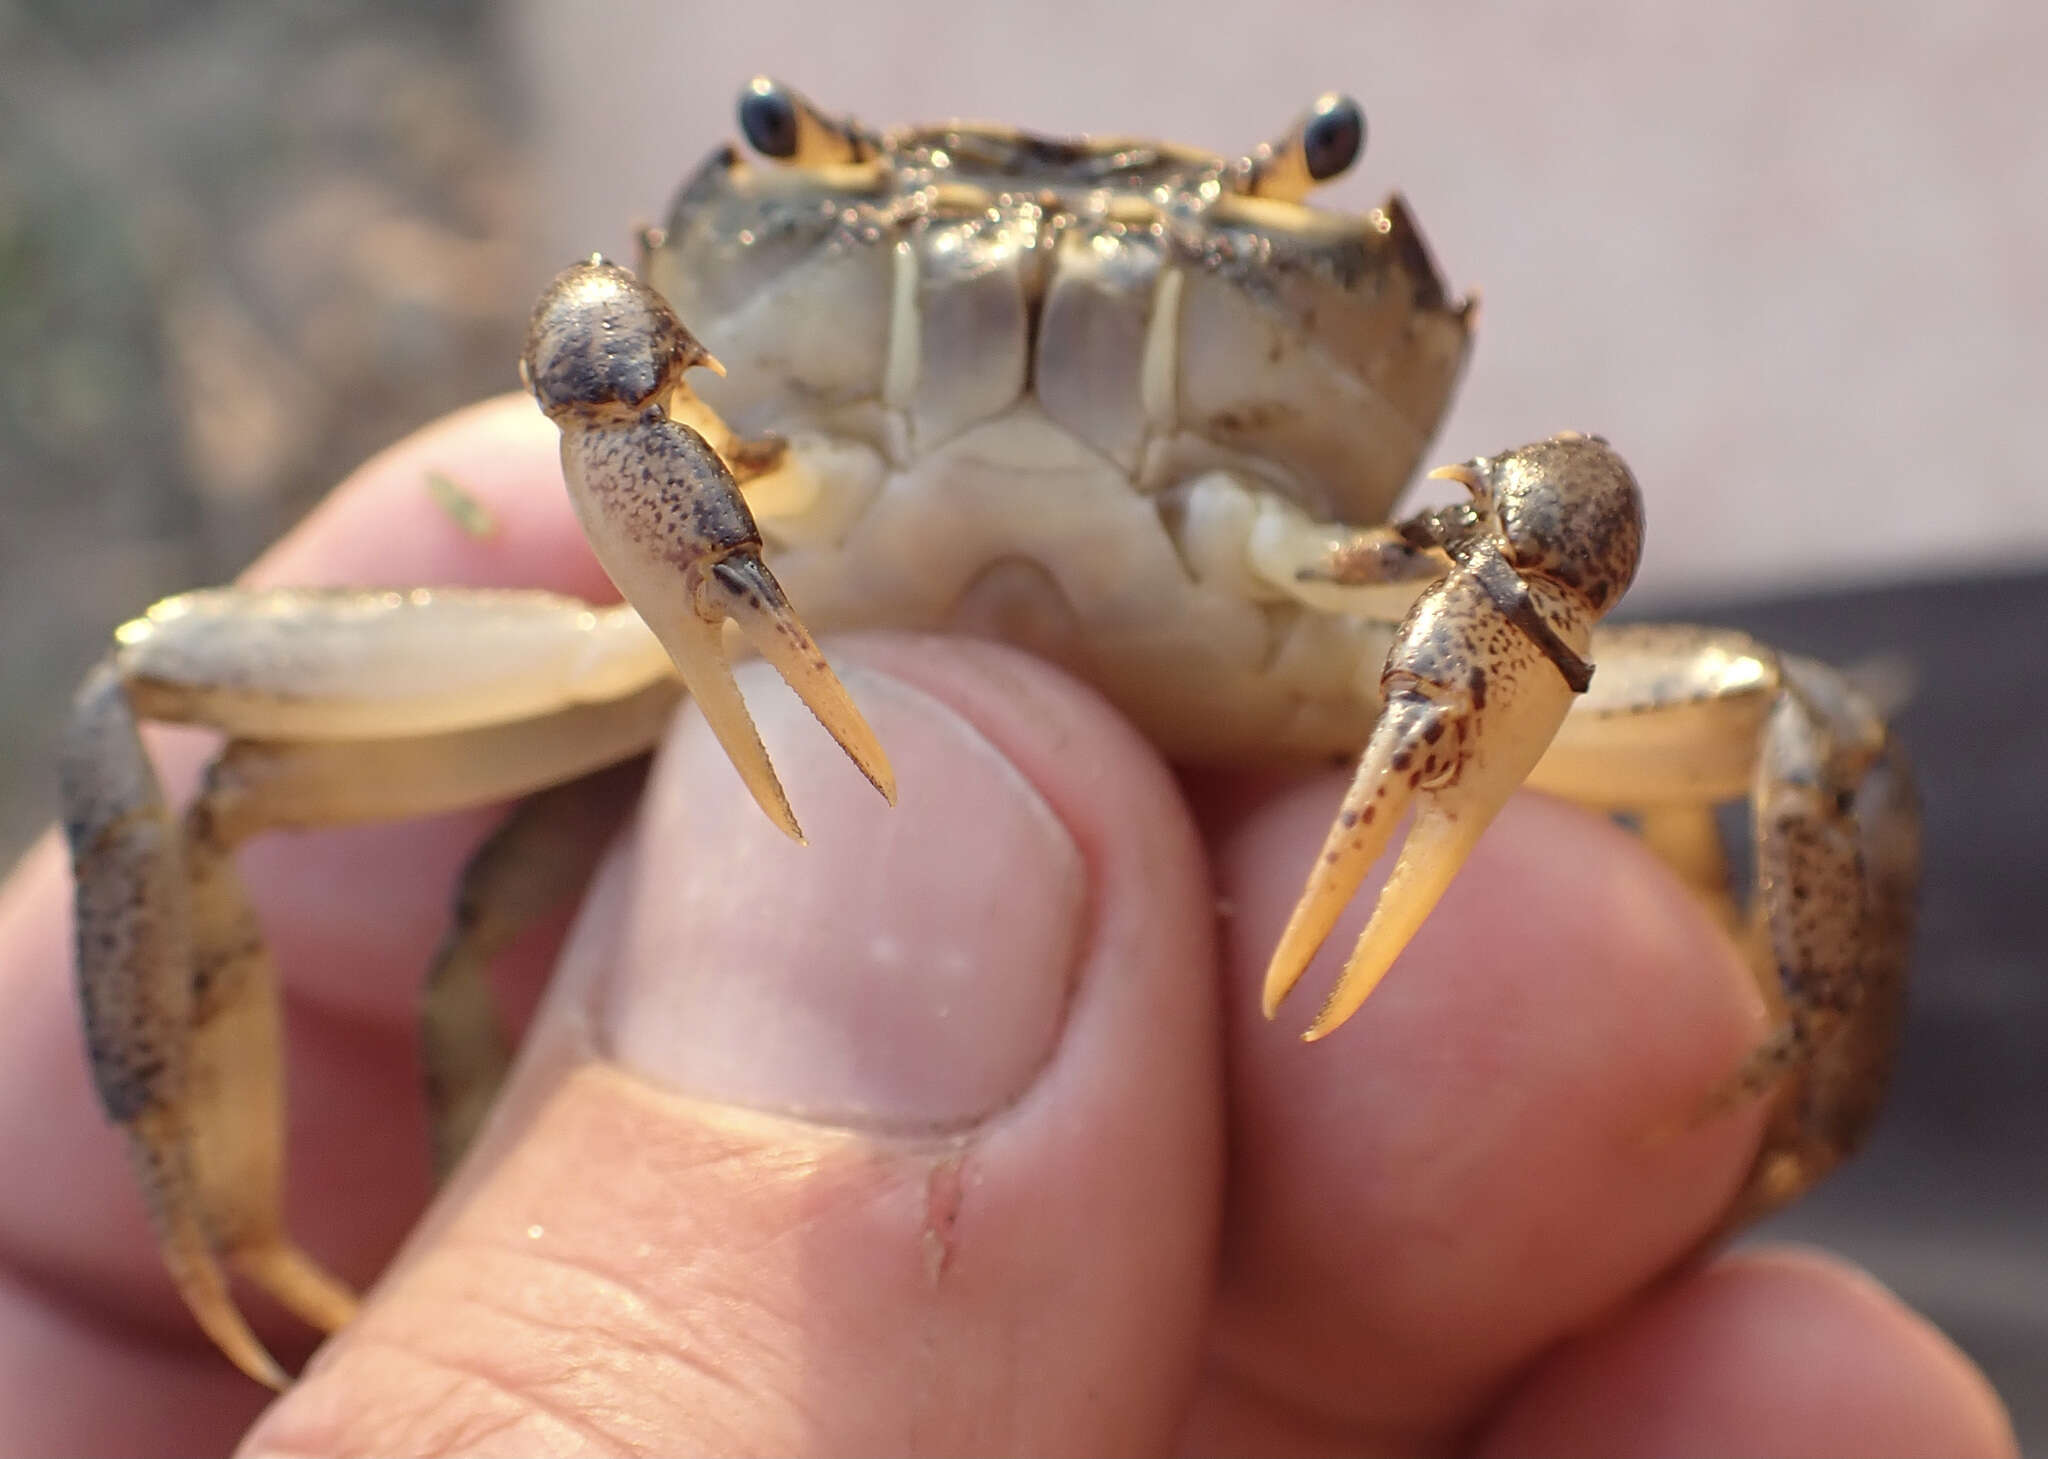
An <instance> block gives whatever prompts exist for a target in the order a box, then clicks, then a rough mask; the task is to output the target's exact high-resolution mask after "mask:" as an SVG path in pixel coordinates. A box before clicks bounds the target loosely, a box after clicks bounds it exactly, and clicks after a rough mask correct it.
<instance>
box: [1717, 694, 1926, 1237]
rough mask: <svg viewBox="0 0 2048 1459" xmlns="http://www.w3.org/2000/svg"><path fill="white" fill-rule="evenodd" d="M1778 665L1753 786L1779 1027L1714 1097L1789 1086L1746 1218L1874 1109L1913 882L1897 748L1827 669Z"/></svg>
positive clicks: (1754, 1179)
mask: <svg viewBox="0 0 2048 1459" xmlns="http://www.w3.org/2000/svg"><path fill="white" fill-rule="evenodd" d="M1784 670H1785V679H1786V693H1785V694H1784V696H1783V698H1782V699H1781V700H1780V701H1779V703H1778V705H1777V707H1776V708H1775V710H1774V711H1773V713H1772V716H1771V722H1770V725H1769V727H1768V729H1767V731H1766V733H1765V737H1764V742H1763V752H1762V754H1761V756H1760V757H1759V762H1758V766H1757V777H1756V787H1755V790H1754V793H1753V803H1754V806H1755V816H1756V820H1755V831H1754V837H1755V856H1756V868H1757V885H1756V899H1755V907H1754V913H1753V915H1754V917H1755V918H1756V920H1757V922H1758V924H1759V931H1760V932H1762V933H1763V934H1764V937H1763V938H1761V939H1760V940H1761V941H1764V942H1765V943H1766V945H1767V946H1768V947H1769V949H1770V955H1771V960H1772V962H1773V964H1774V965H1775V966H1774V971H1775V973H1776V976H1777V980H1778V983H1779V985H1780V989H1781V991H1782V995H1783V1008H1784V1014H1783V1017H1784V1022H1783V1023H1782V1024H1781V1025H1780V1027H1779V1028H1778V1029H1777V1031H1776V1032H1775V1033H1774V1034H1773V1035H1772V1036H1771V1037H1770V1038H1769V1039H1767V1040H1766V1041H1765V1043H1764V1044H1763V1045H1762V1046H1761V1047H1760V1048H1758V1049H1757V1050H1756V1052H1755V1053H1753V1054H1752V1055H1751V1056H1750V1058H1749V1060H1748V1061H1747V1062H1746V1063H1745V1064H1744V1066H1743V1068H1742V1069H1741V1070H1739V1071H1738V1072H1737V1073H1736V1075H1735V1076H1734V1077H1733V1078H1732V1079H1731V1080H1730V1081H1729V1083H1728V1084H1727V1085H1726V1086H1724V1088H1723V1089H1722V1090H1721V1091H1718V1092H1717V1094H1716V1096H1715V1097H1714V1098H1713V1099H1712V1100H1711V1101H1710V1104H1709V1107H1710V1108H1716V1107H1719V1106H1721V1105H1724V1104H1726V1103H1728V1102H1730V1101H1732V1100H1734V1099H1737V1098H1740V1097H1742V1096H1744V1095H1749V1094H1754V1093H1761V1092H1763V1091H1765V1090H1768V1089H1771V1088H1773V1087H1774V1086H1777V1087H1780V1094H1779V1099H1778V1103H1777V1106H1776V1109H1775V1110H1774V1117H1773V1120H1772V1123H1771V1127H1770V1129H1769V1131H1768V1132H1767V1134H1766V1136H1765V1141H1764V1147H1763V1149H1762V1150H1761V1151H1760V1153H1759V1154H1758V1156H1757V1161H1756V1165H1755V1167H1754V1168H1753V1169H1752V1171H1751V1173H1750V1178H1749V1182H1748V1184H1747V1186H1746V1187H1745V1189H1744V1191H1743V1193H1742V1195H1741V1196H1740V1197H1739V1198H1738V1200H1737V1202H1736V1205H1735V1207H1734V1209H1733V1210H1732V1211H1731V1213H1730V1221H1731V1222H1737V1223H1739V1222H1741V1221H1746V1220H1750V1219H1754V1218H1755V1217H1757V1216H1760V1215H1763V1214H1765V1213H1766V1212H1768V1211H1770V1210H1773V1209H1775V1208H1777V1207H1779V1206H1782V1205H1784V1204H1785V1203H1786V1202H1788V1201H1791V1200H1793V1199H1795V1198H1796V1197H1798V1196H1799V1195H1800V1194H1802V1193H1803V1192H1805V1191H1806V1190H1807V1189H1808V1188H1810V1187H1811V1186H1812V1185H1813V1184H1814V1183H1815V1182H1816V1181H1818V1180H1819V1179H1820V1178H1821V1177H1822V1176H1824V1175H1826V1174H1827V1173H1828V1171H1830V1170H1832V1169H1833V1168H1834V1167H1835V1166H1836V1165H1838V1164H1840V1163H1841V1162H1842V1161H1843V1160H1844V1159H1846V1158H1847V1157H1848V1156H1849V1155H1850V1154H1852V1153H1854V1151H1855V1149H1856V1148H1857V1146H1859V1145H1860V1144H1861V1143H1862V1141H1863V1138H1864V1136H1865V1135H1866V1134H1868V1132H1869V1129H1870V1126H1871V1124H1872V1122H1873V1121H1874V1120H1875V1119H1876V1116H1877V1110H1878V1105H1879V1103H1880V1101H1881V1100H1882V1098H1883V1094H1884V1089H1885V1085H1886V1082H1887V1080H1888V1078H1889V1075H1890V1070H1891V1063H1892V1058H1893V1055H1894V1052H1895V1049H1896V1045H1897V1039H1898V1029H1899V1024H1900V1021H1901V1019H1902V1018H1903V1015H1904V1005H1905V983H1906V960H1907V955H1908V953H1909V951H1910V947H1911V942H1912V932H1913V916H1914V904H1915V895H1916V892H1917V889H1918V885H1919V879H1920V842H1919V808H1918V804H1917V801H1916V799H1915V796H1914V792H1913V785H1912V777H1911V775H1910V773H1909V772H1908V770H1907V767H1906V762H1905V757H1904V755H1903V754H1902V753H1901V752H1900V751H1899V749H1898V747H1897V745H1896V744H1894V743H1893V742H1892V741H1891V740H1890V738H1889V736H1888V735H1887V733H1886V730H1885V727H1884V725H1883V723H1882V722H1881V721H1880V720H1879V719H1878V718H1877V716H1876V714H1875V713H1874V712H1873V711H1872V710H1871V709H1870V708H1869V707H1868V706H1866V705H1864V704H1863V703H1861V701H1860V700H1859V699H1858V698H1857V697H1856V695H1855V693H1854V691H1853V690H1852V689H1851V688H1850V686H1849V685H1848V683H1847V681H1846V680H1844V679H1843V678H1841V676H1839V675H1837V674H1836V673H1835V672H1834V671H1833V670H1830V669H1828V668H1826V667H1824V666H1823V665H1820V664H1815V663H1810V662H1807V661H1804V660H1798V659H1787V660H1785V661H1784ZM1781 1081H1782V1084H1781Z"/></svg>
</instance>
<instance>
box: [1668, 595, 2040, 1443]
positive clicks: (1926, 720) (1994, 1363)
mask: <svg viewBox="0 0 2048 1459" xmlns="http://www.w3.org/2000/svg"><path fill="white" fill-rule="evenodd" d="M1657 616H1658V617H1666V616H1674V617H1675V616H1684V617H1697V618H1699V619H1701V620H1704V621H1708V622H1714V623H1726V624H1731V625H1733V626H1737V627H1741V628H1745V629H1748V630H1749V631H1751V632H1753V633H1756V634H1757V635H1759V636H1760V637H1762V638H1765V639H1767V640H1768V641H1769V642H1771V643H1773V644H1776V645H1777V646H1778V647H1780V648H1784V649H1789V650H1792V651H1794V652H1798V653H1805V654H1811V655H1813V656H1815V657H1818V658H1824V659H1828V660H1830V661H1832V662H1834V663H1836V664H1841V665H1850V666H1854V665H1857V664H1860V663H1871V662H1872V661H1873V660H1875V661H1877V667H1878V668H1879V671H1880V672H1881V674H1882V675H1883V676H1884V677H1886V678H1890V677H1892V676H1893V673H1894V669H1895V668H1897V667H1903V668H1904V669H1905V670H1906V672H1907V674H1908V675H1909V678H1908V681H1907V685H1908V692H1909V693H1910V695H1911V698H1910V700H1909V701H1908V702H1907V703H1906V704H1905V705H1904V706H1903V708H1901V709H1900V710H1899V711H1898V713H1897V715H1896V722H1897V723H1898V725H1899V727H1900V731H1901V733H1902V734H1903V736H1904V738H1905V741H1906V744H1907V746H1908V748H1909V749H1910V751H1911V752H1912V755H1913V758H1914V764H1915V769H1916V771H1917V773H1918V777H1919V783H1920V790H1921V796H1922V799H1923V802H1924V806H1925V814H1926V843H1925V849H1926V867H1927V872H1926V886H1925V893H1924V898H1923V901H1922V904H1921V920H1920V931H1919V940H1918V946H1917V949H1916V955H1915V958H1914V963H1913V967H1914V973H1913V983H1912V994H1911V998H1912V1004H1911V1011H1910V1014H1909V1016H1908V1021H1907V1030H1906V1036H1905V1047H1904V1054H1903V1057H1902V1060H1901V1063H1900V1066H1899V1070H1898V1075H1897V1081H1896V1083H1895V1085H1894V1086H1893V1091H1892V1097H1891V1102H1890V1105H1889V1107H1888V1109H1887V1110H1886V1112H1885V1115H1884V1117H1883V1119H1882V1120H1881V1122H1880V1123H1879V1125H1878V1128H1877V1132H1876V1134H1875V1135H1874V1136H1873V1137H1872V1139H1871V1142H1870V1144H1869V1146H1868V1148H1867V1149H1866V1150H1865V1151H1864V1152H1863V1153H1862V1154H1861V1155H1860V1156H1858V1157H1857V1158H1856V1159H1855V1160H1854V1161H1853V1162H1852V1163H1851V1164H1850V1165H1848V1166H1847V1167H1846V1168H1844V1169H1843V1170H1842V1171H1841V1172H1839V1173H1838V1174H1837V1175H1836V1176H1834V1177H1833V1178H1832V1179H1831V1180H1829V1181H1828V1182H1827V1183H1826V1184H1825V1185H1824V1186H1823V1187H1822V1188H1821V1189H1820V1190H1819V1191H1817V1192H1816V1193H1815V1194H1814V1195H1813V1196H1812V1197H1810V1198H1809V1199H1808V1200H1807V1201H1805V1202H1804V1203H1803V1204H1801V1205H1800V1206H1798V1207H1796V1208H1795V1209H1793V1210H1791V1211H1789V1212H1787V1213H1786V1214H1784V1215H1783V1216H1780V1217H1778V1218H1777V1219H1776V1220H1774V1221H1772V1222H1770V1223H1769V1224H1768V1225H1767V1226H1766V1227H1765V1228H1764V1231H1765V1233H1766V1234H1768V1235H1769V1236H1772V1237H1774V1238H1786V1239H1796V1240H1810V1241H1813V1242H1816V1243H1819V1244H1824V1245H1826V1246H1829V1247H1831V1248H1833V1249H1834V1250H1836V1251H1839V1252H1841V1253H1843V1254H1844V1255H1846V1256H1849V1257H1851V1258H1852V1259H1854V1260H1857V1261H1859V1262H1862V1263H1863V1264H1864V1265H1865V1266H1867V1267H1869V1268H1870V1269H1871V1270H1872V1271H1874V1272H1875V1273H1876V1274H1877V1275H1878V1276H1880V1277H1882V1278H1883V1279H1884V1280H1885V1281H1886V1282H1888V1283H1889V1284H1891V1285H1892V1286H1893V1287H1894V1288H1896V1289H1897V1290H1898V1291H1899V1292H1900V1293H1901V1294H1902V1295H1903V1296H1905V1297H1906V1298H1907V1300H1909V1301H1911V1302H1912V1303H1913V1304H1914V1305H1916V1306H1918V1307H1919V1308H1920V1309H1921V1310H1922V1311H1923V1312H1925V1313H1926V1314H1927V1315H1928V1316H1929V1317H1931V1318H1932V1319H1933V1320H1934V1321H1935V1322H1936V1323H1937V1324H1938V1325H1939V1326H1941V1327H1942V1328H1943V1329H1944V1330H1946V1331H1947V1332H1948V1333H1949V1335H1950V1336H1952V1337H1953V1338H1955V1340H1956V1341H1957V1342H1959V1343H1960V1344H1962V1346H1963V1347H1964V1348H1965V1349H1966V1350H1968V1351H1969V1353H1970V1354H1971V1355H1972V1356H1973V1357H1975V1358H1976V1359H1977V1361H1978V1362H1980V1363H1981V1364H1983V1366H1984V1369H1985V1371H1986V1372H1987V1373H1989V1374H1990V1376H1991V1380H1992V1382H1993V1383H1995V1384H1996V1385H1997V1386H1998V1389H1999V1391H2000V1393H2001V1394H2003V1395H2004V1397H2005V1400H2006V1402H2007V1403H2008V1404H2009V1405H2010V1406H2011V1408H2012V1412H2013V1420H2014V1423H2015V1425H2016V1427H2017V1428H2018V1430H2019V1435H2020V1442H2021V1445H2022V1447H2023V1449H2024V1450H2025V1451H2027V1452H2029V1453H2048V1246H2044V1240H2043V1238H2044V1235H2048V1059H2044V1053H2043V1051H2044V1048H2048V987H2044V983H2043V979H2042V976H2041V958H2042V950H2041V944H2042V940H2043V937H2044V935H2048V725H2044V721H2048V573H2033V574H2028V575H2025V576H2018V577H2005V578H1995V579H1988V580H1986V579H1978V580H1965V581H1941V582H1926V583H1919V584H1913V585H1909V586H1903V587H1896V588H1888V589H1884V590H1881V591H1864V592H1846V593H1830V594H1825V595H1819V596H1812V597H1800V598H1789V599H1784V600H1781V601H1773V602H1763V603H1746V604H1745V603H1736V604H1728V603H1721V604H1716V605H1714V606H1712V607H1711V608H1707V609H1702V610H1701V611H1700V612H1698V613H1697V614H1689V613H1682V612H1681V613H1673V614H1665V613H1659V614H1658V615H1657ZM1895 661H1896V662H1895Z"/></svg>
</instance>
